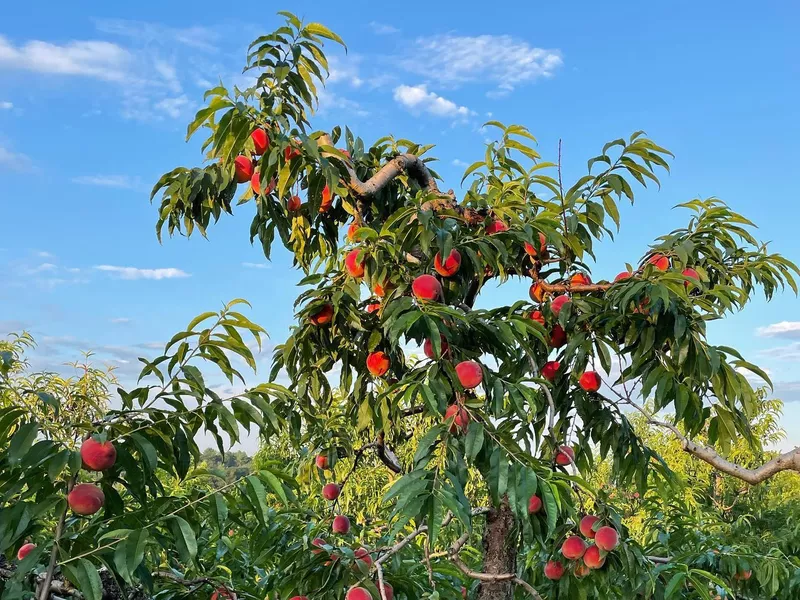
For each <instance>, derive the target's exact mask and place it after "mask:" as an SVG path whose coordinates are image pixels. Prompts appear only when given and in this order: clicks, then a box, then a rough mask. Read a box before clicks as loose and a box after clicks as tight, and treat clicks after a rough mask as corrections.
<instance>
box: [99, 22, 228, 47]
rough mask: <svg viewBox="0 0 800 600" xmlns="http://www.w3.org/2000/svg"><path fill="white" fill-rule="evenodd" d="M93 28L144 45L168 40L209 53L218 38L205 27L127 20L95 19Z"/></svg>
mask: <svg viewBox="0 0 800 600" xmlns="http://www.w3.org/2000/svg"><path fill="white" fill-rule="evenodd" d="M95 27H97V30H98V31H101V32H103V33H108V34H111V35H118V36H122V37H128V38H132V39H135V40H137V41H138V42H140V43H142V44H145V45H150V44H154V43H163V42H164V41H165V40H168V41H174V42H176V43H178V44H182V45H184V46H189V47H191V48H197V49H199V50H207V51H209V52H211V51H214V50H216V49H217V46H216V42H217V41H218V39H219V37H220V36H219V33H218V32H216V31H214V30H212V29H209V28H207V27H184V28H178V27H167V26H166V25H161V24H159V23H150V22H147V21H130V20H127V19H96V20H95Z"/></svg>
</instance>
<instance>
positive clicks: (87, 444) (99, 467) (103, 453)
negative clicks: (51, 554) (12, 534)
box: [17, 437, 117, 560]
mask: <svg viewBox="0 0 800 600" xmlns="http://www.w3.org/2000/svg"><path fill="white" fill-rule="evenodd" d="M81 460H82V461H83V468H84V469H86V470H87V471H96V472H100V471H105V470H107V469H110V468H111V467H113V466H114V463H115V462H117V449H116V448H114V444H112V443H111V442H98V441H97V440H95V439H94V438H91V437H90V438H87V439H86V440H85V441H84V442H83V444H82V445H81ZM105 501H106V497H105V494H103V490H101V489H100V488H99V487H98V486H96V485H94V484H92V483H79V484H78V485H76V486H74V487H73V488H72V489H71V490H70V492H69V493H68V494H67V504H68V505H69V507H70V509H71V510H72V512H74V513H75V514H76V515H83V516H91V515H93V514H95V513H96V512H97V511H99V510H100V509H101V508H103V504H105ZM35 548H36V544H33V543H31V542H28V543H26V544H24V545H23V546H22V547H21V548H20V549H19V551H18V552H17V559H18V560H22V559H24V558H25V557H26V556H28V554H30V553H31V552H32V551H33V550H34V549H35Z"/></svg>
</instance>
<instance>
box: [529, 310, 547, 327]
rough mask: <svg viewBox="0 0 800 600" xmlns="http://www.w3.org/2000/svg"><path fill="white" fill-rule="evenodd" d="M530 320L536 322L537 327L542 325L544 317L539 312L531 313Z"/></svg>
mask: <svg viewBox="0 0 800 600" xmlns="http://www.w3.org/2000/svg"><path fill="white" fill-rule="evenodd" d="M531 319H533V320H534V321H536V322H537V323H538V324H539V325H544V315H543V314H542V311H540V310H535V311H533V312H532V313H531Z"/></svg>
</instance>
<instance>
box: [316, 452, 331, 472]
mask: <svg viewBox="0 0 800 600" xmlns="http://www.w3.org/2000/svg"><path fill="white" fill-rule="evenodd" d="M314 462H315V463H316V465H317V468H318V469H322V470H323V471H326V470H327V469H328V457H327V456H325V455H324V454H320V455H319V456H317V458H316V459H315V460H314Z"/></svg>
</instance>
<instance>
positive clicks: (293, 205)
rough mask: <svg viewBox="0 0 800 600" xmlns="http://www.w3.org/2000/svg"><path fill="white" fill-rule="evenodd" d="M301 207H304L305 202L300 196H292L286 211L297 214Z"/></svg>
mask: <svg viewBox="0 0 800 600" xmlns="http://www.w3.org/2000/svg"><path fill="white" fill-rule="evenodd" d="M301 206H303V201H302V200H301V199H300V196H292V197H291V198H289V202H287V203H286V209H287V210H288V211H289V212H297V211H298V210H300V207H301Z"/></svg>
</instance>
